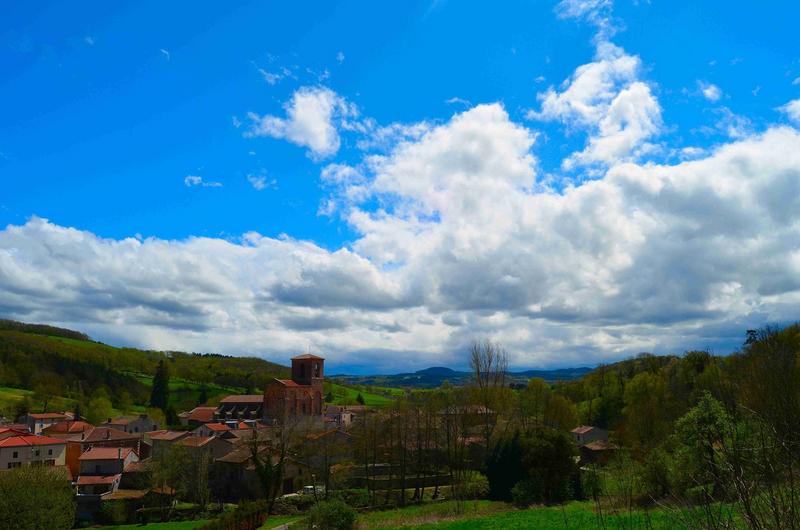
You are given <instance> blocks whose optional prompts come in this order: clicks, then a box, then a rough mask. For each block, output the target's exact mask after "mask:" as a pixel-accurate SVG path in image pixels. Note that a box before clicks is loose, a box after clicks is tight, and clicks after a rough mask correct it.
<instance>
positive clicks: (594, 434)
mask: <svg viewBox="0 0 800 530" xmlns="http://www.w3.org/2000/svg"><path fill="white" fill-rule="evenodd" d="M570 432H571V433H572V436H573V438H575V443H576V444H578V445H579V446H581V445H586V444H588V443H590V442H594V441H598V440H602V441H604V442H607V441H608V431H607V430H605V429H601V428H599V427H592V426H591V425H581V426H580V427H575V428H574V429H572V431H570Z"/></svg>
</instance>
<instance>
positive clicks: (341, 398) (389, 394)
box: [325, 382, 403, 407]
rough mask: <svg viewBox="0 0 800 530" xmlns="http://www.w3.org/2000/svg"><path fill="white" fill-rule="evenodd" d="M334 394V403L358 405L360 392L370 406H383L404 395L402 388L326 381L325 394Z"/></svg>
mask: <svg viewBox="0 0 800 530" xmlns="http://www.w3.org/2000/svg"><path fill="white" fill-rule="evenodd" d="M328 392H331V393H332V394H333V401H332V402H331V404H332V405H357V404H358V403H357V402H356V398H357V397H358V395H359V394H361V396H362V397H363V398H364V404H365V405H367V406H368V407H383V406H386V405H388V404H389V403H391V402H392V400H393V399H395V398H397V397H399V396H402V395H403V389H401V388H389V387H377V386H368V387H361V386H345V385H342V384H339V383H333V382H326V383H325V394H326V395H327V394H328Z"/></svg>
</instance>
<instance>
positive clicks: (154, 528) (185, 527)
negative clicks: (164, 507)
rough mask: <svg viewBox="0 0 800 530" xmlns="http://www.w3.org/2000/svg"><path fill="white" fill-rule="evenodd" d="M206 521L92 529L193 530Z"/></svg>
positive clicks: (125, 525)
mask: <svg viewBox="0 0 800 530" xmlns="http://www.w3.org/2000/svg"><path fill="white" fill-rule="evenodd" d="M207 522H208V520H206V519H198V520H196V521H174V522H167V523H149V524H123V525H118V526H101V527H94V528H98V530H134V529H136V528H143V529H146V530H194V529H195V528H200V527H201V526H203V525H204V524H206V523H207Z"/></svg>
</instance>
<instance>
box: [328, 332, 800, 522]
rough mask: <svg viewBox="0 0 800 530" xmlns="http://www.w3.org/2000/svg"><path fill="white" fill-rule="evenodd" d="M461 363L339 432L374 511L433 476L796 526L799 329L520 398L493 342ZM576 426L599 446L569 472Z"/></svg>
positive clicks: (522, 497)
mask: <svg viewBox="0 0 800 530" xmlns="http://www.w3.org/2000/svg"><path fill="white" fill-rule="evenodd" d="M470 356H471V363H472V366H473V380H472V383H471V384H470V385H468V386H464V387H456V388H446V387H445V388H440V389H438V390H435V391H430V392H408V393H407V394H406V395H405V396H404V397H402V398H400V399H398V400H396V401H395V402H394V403H393V404H392V405H391V406H389V407H386V408H384V409H382V410H380V411H374V412H372V413H371V414H367V415H366V416H365V417H364V418H363V419H362V421H361V422H360V423H359V425H358V426H357V427H356V429H355V430H354V431H353V434H354V436H355V437H356V438H355V439H356V451H355V459H356V461H357V469H358V470H359V471H357V472H356V475H358V476H359V477H360V478H361V479H362V480H363V484H364V485H365V486H366V487H367V488H368V489H369V491H370V495H371V496H372V499H373V503H374V504H383V503H395V504H403V503H406V502H408V501H409V499H408V498H407V492H408V491H409V488H410V489H411V491H412V492H413V493H412V494H411V500H418V499H421V498H422V496H423V495H424V494H425V490H426V489H427V490H428V493H430V492H431V491H433V492H435V493H438V491H439V488H440V486H439V484H440V483H441V480H440V479H439V477H441V476H446V477H447V483H449V484H451V485H452V494H453V495H455V496H456V497H457V498H463V499H466V498H472V497H476V496H482V495H484V494H486V495H488V496H489V497H491V498H495V499H498V500H508V501H513V502H515V503H517V504H519V505H522V506H525V505H528V504H531V503H553V502H555V503H557V502H562V501H565V500H569V499H592V500H594V501H595V502H596V507H597V512H598V514H600V517H601V518H602V514H603V513H611V512H618V511H620V510H633V509H638V508H637V507H648V506H650V507H659V509H662V510H663V509H667V510H670V511H671V512H672V513H673V514H674V517H675V520H676V523H677V524H678V525H685V526H686V527H691V528H730V527H737V528H738V527H746V528H752V529H755V528H759V529H761V528H776V529H777V528H798V527H800V482H798V480H799V479H800V326H798V325H792V326H788V327H786V328H783V329H778V328H766V329H762V330H758V331H749V332H747V334H746V340H745V341H744V343H743V345H742V347H741V349H740V350H739V351H738V352H735V353H733V354H731V355H728V356H715V355H712V354H710V353H709V352H704V351H690V352H687V353H685V354H684V355H681V356H653V355H640V356H638V357H636V358H634V359H630V360H627V361H623V362H620V363H616V364H613V365H609V366H601V367H599V368H597V369H595V370H593V371H592V372H591V373H590V374H587V375H586V376H585V377H583V378H581V379H579V380H577V381H572V382H565V383H559V384H556V385H549V384H547V383H545V382H544V381H543V380H541V379H531V380H530V381H529V383H528V385H527V386H526V387H525V388H522V389H516V388H515V389H511V388H509V385H508V382H507V380H506V378H505V373H506V370H505V353H504V352H503V350H502V348H501V347H499V346H498V345H496V344H492V343H490V342H483V343H476V344H474V345H473V347H472V351H471V352H470ZM581 424H586V425H595V426H598V427H603V428H606V429H608V430H610V432H611V439H610V442H609V444H608V445H606V447H605V449H604V450H603V452H602V457H603V458H600V459H586V458H582V459H581V467H580V468H579V466H578V464H577V463H576V457H578V456H579V455H581V456H582V457H583V456H586V455H585V454H584V452H583V451H581V452H579V451H578V446H577V444H576V443H575V442H574V440H573V439H572V436H571V435H570V433H569V431H570V430H571V429H572V428H574V427H575V426H577V425H581ZM334 475H335V473H334ZM322 476H323V477H326V478H327V477H328V474H327V473H325V472H323V473H322ZM334 482H335V481H334ZM598 524H600V523H598Z"/></svg>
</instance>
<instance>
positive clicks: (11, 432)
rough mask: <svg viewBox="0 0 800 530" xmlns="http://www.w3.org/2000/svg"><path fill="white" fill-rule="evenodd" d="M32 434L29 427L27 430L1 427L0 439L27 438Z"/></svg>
mask: <svg viewBox="0 0 800 530" xmlns="http://www.w3.org/2000/svg"><path fill="white" fill-rule="evenodd" d="M30 433H31V431H30V430H28V428H27V427H25V429H17V428H14V427H0V437H3V438H8V437H9V436H27V435H29V434H30Z"/></svg>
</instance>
